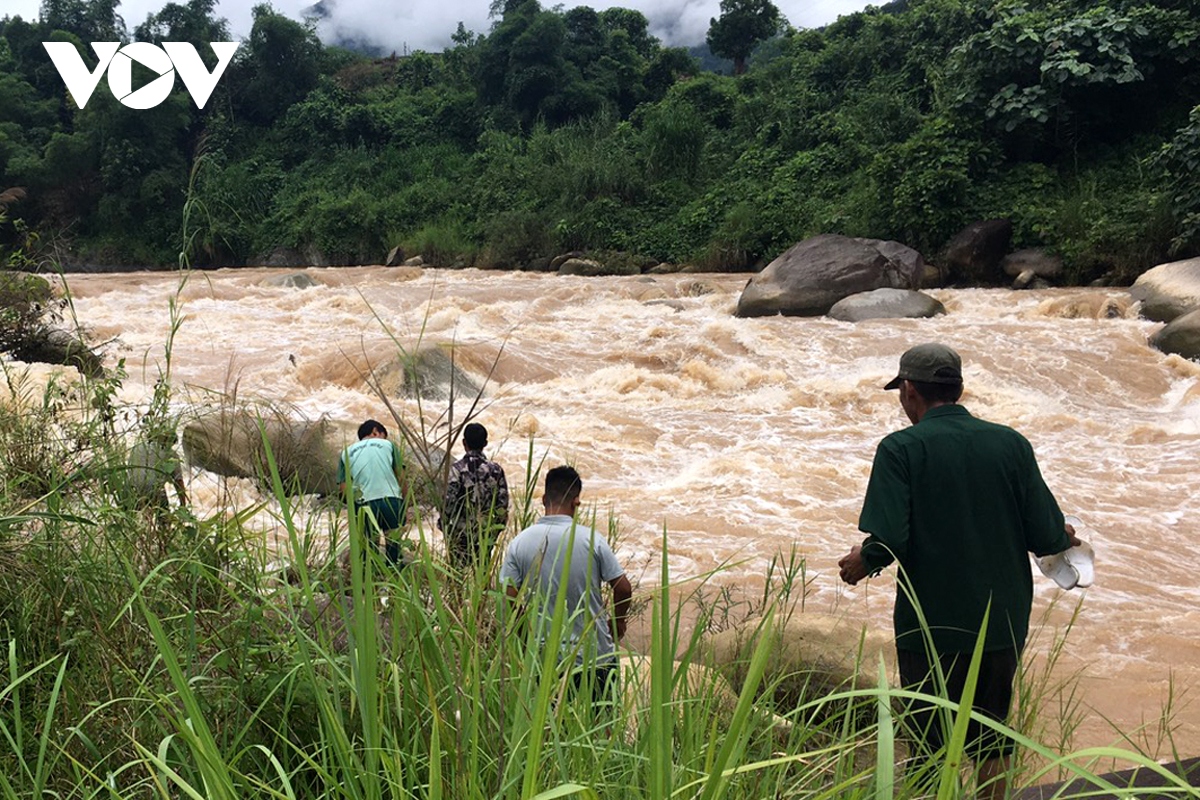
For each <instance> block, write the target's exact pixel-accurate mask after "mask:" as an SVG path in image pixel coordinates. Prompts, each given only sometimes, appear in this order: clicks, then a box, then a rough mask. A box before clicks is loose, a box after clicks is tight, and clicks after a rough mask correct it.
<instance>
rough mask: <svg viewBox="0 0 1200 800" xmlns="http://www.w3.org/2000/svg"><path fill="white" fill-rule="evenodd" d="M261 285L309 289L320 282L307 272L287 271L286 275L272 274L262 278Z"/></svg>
mask: <svg viewBox="0 0 1200 800" xmlns="http://www.w3.org/2000/svg"><path fill="white" fill-rule="evenodd" d="M261 285H262V286H270V287H274V288H278V289H311V288H312V287H314V286H320V285H321V282H320V281H318V280H317V279H316V278H314V277H313V276H311V275H309V274H308V273H307V272H289V273H287V274H286V275H272V276H271V277H269V278H263V280H262V284H261Z"/></svg>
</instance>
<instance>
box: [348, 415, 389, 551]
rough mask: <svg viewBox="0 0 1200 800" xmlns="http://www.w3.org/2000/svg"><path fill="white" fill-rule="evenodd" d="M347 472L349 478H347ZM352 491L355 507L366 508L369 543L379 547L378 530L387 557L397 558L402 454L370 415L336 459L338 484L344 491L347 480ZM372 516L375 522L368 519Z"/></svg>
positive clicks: (360, 509)
mask: <svg viewBox="0 0 1200 800" xmlns="http://www.w3.org/2000/svg"><path fill="white" fill-rule="evenodd" d="M347 475H349V480H348V481H347ZM347 483H349V484H350V487H351V488H352V489H353V491H354V508H355V510H356V511H364V510H365V511H369V512H370V513H369V514H364V515H361V516H360V519H362V517H364V516H365V517H368V519H362V525H363V530H364V531H368V532H369V533H368V536H369V539H370V542H371V546H372V547H374V548H375V549H376V550H378V549H379V540H378V533H377V532H376V530H375V525H377V526H378V530H379V531H381V532H382V533H383V536H384V539H385V541H386V542H387V549H386V553H387V560H388V562H389V563H391V564H396V563H398V562H399V561H400V542H399V541H398V539H397V538H396V532H397V531H398V530H399V529H400V524H401V522H403V520H404V511H405V503H404V493H403V491H402V490H401V488H400V487H402V486H403V485H404V454H403V453H401V452H400V448H399V447H397V446H396V444H395V442H392V441H390V440H389V439H388V433H387V428H385V427H383V425H382V424H380V423H379V422H376V421H375V420H373V419H369V420H367V421H366V422H364V423H363V424H362V425H359V426H358V441H357V442H355V443H354V444H352V445H350V446H349V447H347V448H346V449H345V450H343V451H342V457H341V459H339V460H338V487H339V488H340V489H341V491H342V496H343V497H344V496H345V495H346V484H347ZM371 519H374V524H372V522H371V521H370V520H371Z"/></svg>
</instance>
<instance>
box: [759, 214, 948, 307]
mask: <svg viewBox="0 0 1200 800" xmlns="http://www.w3.org/2000/svg"><path fill="white" fill-rule="evenodd" d="M924 271H925V260H924V259H923V258H922V257H921V254H920V253H918V252H917V251H916V250H913V249H912V248H910V247H907V246H905V245H902V244H900V243H899V242H885V241H881V240H878V239H855V238H851V237H848V236H836V235H832V234H822V235H820V236H814V237H813V238H811V239H806V240H804V241H803V242H800V243H799V244H797V245H795V246H794V247H792V248H791V249H790V250H788V251H787V252H785V253H783V254H782V255H781V256H779V257H778V258H776V259H775V260H774V261H772V262H771V263H770V264H768V265H767V267H766V269H764V270H763V271H762V272H760V273H758V274H757V275H755V276H754V277H753V278H751V279H750V281H749V282H748V283H747V284H746V288H745V289H743V290H742V295H741V297H740V298H739V299H738V305H737V312H736V313H737V316H739V317H761V316H768V315H771V314H785V315H789V316H810V317H811V316H820V315H821V314H826V313H828V312H829V309H830V308H832V307H833V304H834V303H836V302H837V301H838V300H841V299H842V298H844V297H849V296H850V295H853V294H858V293H860V292H869V291H871V290H872V289H884V288H891V289H918V288H920V285H921V276H922V273H924Z"/></svg>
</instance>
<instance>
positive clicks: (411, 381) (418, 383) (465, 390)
mask: <svg viewBox="0 0 1200 800" xmlns="http://www.w3.org/2000/svg"><path fill="white" fill-rule="evenodd" d="M375 377H376V380H377V381H378V385H379V388H381V389H383V390H384V391H385V392H387V393H388V394H391V395H396V396H404V397H419V398H421V399H422V400H449V399H450V398H451V397H452V396H453V397H455V398H459V399H462V398H466V399H467V400H468V401H469V400H471V399H474V398H475V397H477V396H478V395H480V394H481V393H482V392H483V389H482V387H480V386H479V384H477V383H476V382H475V381H474V380H473V379H472V378H471V377H470V376H468V375H467V373H465V372H463V370H462V368H461V367H459V366H458V364H457V363H455V360H454V357H453V355H452V351H450V350H448V349H444V348H441V347H438V346H436V345H435V346H431V347H425V348H423V349H421V350H418V351H417V352H415V353H403V354H401V355H400V356H399V357H397V358H396V359H395V360H394V361H393V362H392V363H391V364H390V365H388V366H386V367H384V368H383V369H381V370H378V371H377V372H376V375H375Z"/></svg>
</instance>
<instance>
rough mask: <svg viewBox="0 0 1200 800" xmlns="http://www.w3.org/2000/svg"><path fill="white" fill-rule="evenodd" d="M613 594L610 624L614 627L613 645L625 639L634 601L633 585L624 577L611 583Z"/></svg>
mask: <svg viewBox="0 0 1200 800" xmlns="http://www.w3.org/2000/svg"><path fill="white" fill-rule="evenodd" d="M609 586H611V587H612V593H613V615H612V617H611V618H610V620H609V622H610V624H611V625H612V633H613V643H614V644H615V643H619V642H620V641H621V640H622V639H624V638H625V626H626V623H627V621H628V616H629V605H630V601H631V600H632V599H633V585H632V584H631V583H630V582H629V578H626V577H625V576H624V575H622V576H621V577H619V578H617V579H616V580H613V581H610V582H609Z"/></svg>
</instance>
